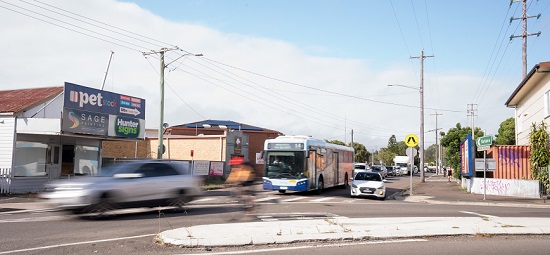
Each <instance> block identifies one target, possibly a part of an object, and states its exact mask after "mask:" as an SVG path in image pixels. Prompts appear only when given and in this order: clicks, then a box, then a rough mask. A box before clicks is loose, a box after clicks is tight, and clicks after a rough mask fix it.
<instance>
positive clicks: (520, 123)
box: [516, 114, 524, 134]
mask: <svg viewBox="0 0 550 255" xmlns="http://www.w3.org/2000/svg"><path fill="white" fill-rule="evenodd" d="M523 119H524V118H523V114H519V115H518V117H517V123H516V126H517V129H518V130H517V133H518V134H519V133H521V131H523Z"/></svg>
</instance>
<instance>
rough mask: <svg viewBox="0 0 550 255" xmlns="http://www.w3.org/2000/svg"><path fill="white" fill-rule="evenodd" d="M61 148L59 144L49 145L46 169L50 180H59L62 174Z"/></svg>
mask: <svg viewBox="0 0 550 255" xmlns="http://www.w3.org/2000/svg"><path fill="white" fill-rule="evenodd" d="M60 149H61V147H60V146H59V145H48V153H47V162H48V163H47V165H46V167H47V169H46V171H47V173H48V176H49V179H50V180H57V179H59V177H60V176H61V164H59V162H60V158H61V154H60Z"/></svg>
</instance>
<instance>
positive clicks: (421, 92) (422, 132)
mask: <svg viewBox="0 0 550 255" xmlns="http://www.w3.org/2000/svg"><path fill="white" fill-rule="evenodd" d="M433 57H434V56H433V55H432V56H424V50H422V51H421V52H420V56H418V57H410V58H419V59H420V137H419V140H420V141H419V143H418V145H419V146H420V154H419V157H420V166H419V170H420V181H421V182H426V180H425V178H424V59H425V58H433Z"/></svg>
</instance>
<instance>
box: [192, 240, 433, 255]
mask: <svg viewBox="0 0 550 255" xmlns="http://www.w3.org/2000/svg"><path fill="white" fill-rule="evenodd" d="M427 241H428V240H426V239H403V240H390V241H370V242H369V241H367V242H349V243H333V244H321V245H306V246H295V247H281V248H271V249H258V250H247V251H224V252H213V253H195V254H186V255H199V254H201V255H205V254H209V255H225V254H245V253H264V252H272V251H290V250H300V249H312V248H323V247H341V246H355V245H373V244H392V243H412V242H427ZM182 255H183V254H182Z"/></svg>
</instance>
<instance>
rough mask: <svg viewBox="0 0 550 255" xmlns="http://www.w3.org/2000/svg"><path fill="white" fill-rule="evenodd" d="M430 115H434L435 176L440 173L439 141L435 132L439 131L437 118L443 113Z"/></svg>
mask: <svg viewBox="0 0 550 255" xmlns="http://www.w3.org/2000/svg"><path fill="white" fill-rule="evenodd" d="M431 115H435V147H436V151H435V152H436V155H435V160H436V161H437V162H436V163H435V169H436V172H435V174H436V175H439V171H440V167H441V144H440V143H439V142H438V141H439V138H438V137H439V134H438V133H437V132H438V131H439V128H437V116H439V115H443V113H438V112H435V113H433V114H431Z"/></svg>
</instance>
